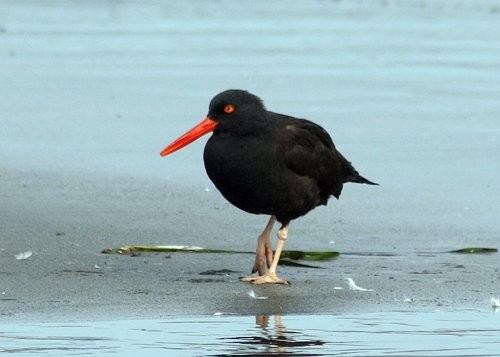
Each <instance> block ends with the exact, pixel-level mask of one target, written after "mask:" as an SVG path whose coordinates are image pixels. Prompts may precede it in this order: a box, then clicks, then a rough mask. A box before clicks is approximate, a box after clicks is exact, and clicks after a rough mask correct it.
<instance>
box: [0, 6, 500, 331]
mask: <svg viewBox="0 0 500 357" xmlns="http://www.w3.org/2000/svg"><path fill="white" fill-rule="evenodd" d="M223 3H224V5H225V7H224V9H226V11H220V12H217V11H213V10H215V9H213V8H212V7H213V6H222V5H221V3H214V4H205V3H186V4H183V5H181V4H177V5H162V4H161V3H156V2H148V3H147V4H145V5H139V4H136V3H134V2H128V3H123V4H122V3H115V2H107V3H102V4H100V5H96V4H94V3H85V2H83V3H68V4H66V5H59V6H57V5H54V4H51V3H44V2H38V1H37V2H35V1H33V2H23V3H22V4H20V3H18V2H14V1H12V2H9V1H7V2H3V3H2V5H0V7H1V8H4V9H3V10H5V8H6V7H8V10H9V12H8V13H9V16H8V17H5V18H4V19H3V20H0V21H2V22H0V40H1V41H2V49H1V53H0V63H1V69H0V91H1V92H2V96H0V107H1V108H2V111H3V113H2V115H1V117H0V125H1V128H2V130H1V131H0V181H1V185H0V197H1V201H0V294H1V295H0V316H2V319H4V320H5V319H15V320H38V321H40V320H42V321H45V320H77V319H113V318H122V319H125V318H139V317H141V318H161V317H166V316H171V315H199V314H203V315H205V314H210V315H211V314H214V313H217V312H222V313H224V314H245V315H247V314H248V315H259V314H301V313H308V314H323V313H355V312H365V311H367V312H380V311H382V312H383V311H401V310H405V311H408V310H409V311H412V310H418V311H434V310H436V309H442V310H444V309H446V310H453V309H480V310H483V309H484V310H486V309H490V298H491V296H496V297H498V296H499V295H500V274H499V270H500V260H499V259H498V254H490V255H459V254H449V253H446V252H448V251H450V250H454V249H460V248H464V247H468V246H476V247H493V248H498V239H499V234H500V225H499V223H498V219H497V216H498V192H499V182H500V164H499V161H498V157H499V155H500V146H499V141H498V138H499V134H500V124H499V123H500V122H499V120H498V117H499V114H500V102H499V101H498V98H497V97H498V93H499V92H500V77H499V76H498V75H497V73H498V68H499V65H500V45H499V42H498V38H499V37H498V35H499V34H500V25H499V24H500V21H498V20H499V12H498V9H497V8H496V5H495V2H493V1H492V2H488V1H481V2H474V3H469V2H453V1H440V2H437V3H434V2H432V3H431V2H429V3H428V4H426V6H421V5H420V4H421V2H415V3H414V2H405V3H404V4H400V3H397V2H386V3H385V4H383V3H376V2H363V1H361V2H356V3H349V2H331V3H330V2H329V3H325V2H318V3H317V4H316V5H317V6H315V7H307V6H306V5H303V4H302V5H299V4H297V8H290V7H289V6H287V5H286V3H285V2H276V3H274V4H273V5H269V4H267V3H266V2H257V3H255V4H253V3H252V5H250V4H247V5H241V6H246V7H244V8H241V7H239V6H240V5H235V4H233V3H231V2H223ZM267 6H272V8H271V9H266V7H267ZM264 9H266V11H264ZM267 10H268V11H267ZM2 13H6V10H5V11H2ZM206 13H210V14H213V15H212V16H209V17H208V18H207V17H206V16H204V14H206ZM235 13H240V14H242V15H241V18H234V16H232V14H235ZM276 14H279V16H278V15H276ZM231 87H236V88H243V89H248V90H251V91H253V92H255V93H256V94H258V95H260V96H261V97H262V98H263V99H264V100H265V102H266V104H267V106H268V108H269V109H270V110H273V111H278V112H284V113H289V114H292V115H296V116H300V117H307V118H309V119H311V120H314V121H316V122H318V123H320V124H321V125H323V126H324V127H325V128H326V129H327V130H328V131H329V132H331V133H332V135H333V138H334V141H335V142H336V144H337V147H338V148H339V149H340V151H341V152H343V153H344V154H345V155H346V156H347V157H348V158H349V159H350V160H351V161H352V162H353V163H354V165H355V167H356V168H357V169H358V170H359V171H360V172H361V173H362V174H363V175H364V176H366V177H367V178H369V179H371V180H374V181H376V182H379V183H380V184H381V186H380V187H365V186H360V185H353V184H352V185H347V186H346V187H345V188H344V191H343V194H342V197H341V199H340V200H339V201H335V200H332V201H330V203H329V205H328V206H327V207H321V208H319V209H317V210H315V211H314V212H312V213H311V214H309V215H308V216H306V217H303V218H301V219H298V220H296V221H294V222H292V226H291V232H290V237H289V238H290V239H289V240H288V242H287V246H286V248H287V249H299V250H336V251H339V252H340V253H341V254H340V257H339V258H338V259H336V260H334V261H331V262H323V263H318V265H320V266H321V267H322V268H323V269H303V268H292V267H282V268H280V271H281V274H282V275H283V277H285V278H287V279H289V280H290V281H291V282H292V285H291V286H263V287H253V289H254V291H255V292H256V294H257V295H264V296H267V297H268V299H254V298H252V297H250V296H249V295H248V292H249V291H250V289H251V288H252V286H251V285H248V284H244V283H240V282H238V277H239V276H241V275H246V274H247V273H248V272H249V270H250V268H251V266H252V262H253V257H252V255H247V254H241V255H212V254H210V255H206V254H179V253H171V254H158V255H154V254H143V255H140V256H135V257H128V256H119V255H106V254H102V253H101V251H102V250H103V249H104V248H110V247H120V246H124V245H131V244H134V245H150V244H159V245H160V244H161V245H164V244H180V245H199V246H202V247H206V248H214V249H217V248H224V249H230V250H240V251H249V250H250V251H251V250H253V249H254V247H255V244H256V237H257V235H258V234H259V232H260V231H261V230H262V228H263V227H264V225H265V223H266V221H267V218H266V217H263V216H253V215H249V214H246V213H244V212H241V211H238V210H237V209H236V208H234V207H232V206H230V205H229V204H228V203H227V202H225V200H224V199H223V198H222V196H221V195H220V194H219V193H218V192H217V191H216V190H215V188H214V187H213V185H212V184H211V183H210V181H209V180H208V178H207V177H206V175H205V173H204V170H203V164H202V159H201V158H202V149H203V140H201V141H200V142H199V143H196V144H193V145H192V146H190V147H189V148H188V149H185V150H183V151H181V152H179V153H176V154H175V155H173V156H172V157H169V158H164V159H161V158H160V157H159V151H160V150H161V149H162V148H163V147H164V146H165V145H166V144H167V143H168V142H169V141H170V140H172V139H174V138H175V137H177V136H178V134H180V133H182V132H184V131H185V130H186V129H188V128H190V127H192V126H193V125H194V124H195V123H197V122H198V121H199V120H200V119H202V118H203V117H204V115H205V114H206V111H207V107H208V103H209V100H210V99H211V97H212V96H213V95H214V94H216V93H217V92H219V91H220V90H223V89H226V88H231ZM23 251H32V252H33V255H32V256H31V257H30V258H29V259H26V260H16V258H15V254H17V253H19V252H23ZM221 269H228V270H231V271H232V272H231V273H230V274H229V275H214V276H210V275H203V274H201V273H203V272H206V271H209V270H221ZM346 277H350V278H352V279H354V280H355V281H356V283H357V284H358V285H360V286H363V287H366V288H370V289H373V290H374V291H353V290H349V289H347V281H346V280H345V278H346ZM339 288H343V289H339Z"/></svg>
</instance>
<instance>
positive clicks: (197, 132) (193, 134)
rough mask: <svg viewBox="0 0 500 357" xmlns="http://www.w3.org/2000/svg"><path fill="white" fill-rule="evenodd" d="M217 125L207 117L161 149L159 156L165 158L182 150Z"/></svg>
mask: <svg viewBox="0 0 500 357" xmlns="http://www.w3.org/2000/svg"><path fill="white" fill-rule="evenodd" d="M217 124H219V123H217V122H216V121H214V120H212V119H210V118H209V117H206V118H205V119H203V120H202V121H201V123H199V124H198V125H196V126H195V127H194V128H193V129H191V130H189V131H188V132H187V133H185V134H184V135H182V136H181V137H180V138H178V139H177V140H175V141H174V142H172V143H171V144H170V145H168V146H167V147H166V148H165V149H163V150H162V152H161V153H160V155H161V156H167V155H169V154H171V153H173V152H176V151H177V150H180V149H182V148H183V147H184V146H186V145H188V144H191V143H192V142H193V141H195V140H196V139H198V138H199V137H201V136H203V135H205V134H208V133H210V132H212V131H213V130H214V129H215V127H216V126H217Z"/></svg>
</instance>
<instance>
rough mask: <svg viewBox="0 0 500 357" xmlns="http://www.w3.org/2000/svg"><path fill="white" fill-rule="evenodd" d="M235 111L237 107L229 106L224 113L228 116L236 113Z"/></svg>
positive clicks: (225, 107)
mask: <svg viewBox="0 0 500 357" xmlns="http://www.w3.org/2000/svg"><path fill="white" fill-rule="evenodd" d="M235 110H236V107H235V106H234V105H232V104H227V105H225V106H224V113H226V114H231V113H234V111H235Z"/></svg>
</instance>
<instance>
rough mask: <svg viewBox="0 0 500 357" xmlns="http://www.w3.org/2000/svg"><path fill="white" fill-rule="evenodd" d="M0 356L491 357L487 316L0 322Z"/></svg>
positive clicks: (497, 321) (499, 324)
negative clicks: (271, 356) (2, 354)
mask: <svg viewBox="0 0 500 357" xmlns="http://www.w3.org/2000/svg"><path fill="white" fill-rule="evenodd" d="M0 331H1V332H0V352H1V353H9V354H13V355H18V356H25V355H26V356H27V355H37V356H61V355H71V356H80V355H105V354H106V355H110V354H116V355H120V356H136V355H144V354H146V355H148V356H152V355H162V356H165V355H176V356H225V355H240V356H256V355H294V356H332V355H342V356H368V355H370V356H373V355H389V356H395V355H405V356H429V355H433V356H471V355H474V356H498V352H499V351H500V315H499V314H498V313H494V312H490V311H471V310H467V311H454V312H443V311H436V312H429V313H423V312H419V313H416V312H389V313H387V312H384V313H369V314H359V315H342V316H340V315H339V316H337V315H314V316H300V315H293V316H278V315H276V316H225V315H222V316H209V317H180V318H172V319H167V320H116V321H92V322H71V323H7V324H2V325H0Z"/></svg>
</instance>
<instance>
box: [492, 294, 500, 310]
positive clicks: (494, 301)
mask: <svg viewBox="0 0 500 357" xmlns="http://www.w3.org/2000/svg"><path fill="white" fill-rule="evenodd" d="M491 307H493V308H494V309H499V308H500V299H495V298H494V297H492V298H491Z"/></svg>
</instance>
